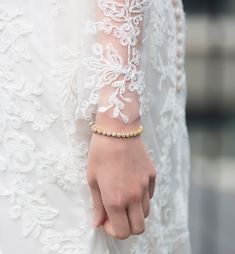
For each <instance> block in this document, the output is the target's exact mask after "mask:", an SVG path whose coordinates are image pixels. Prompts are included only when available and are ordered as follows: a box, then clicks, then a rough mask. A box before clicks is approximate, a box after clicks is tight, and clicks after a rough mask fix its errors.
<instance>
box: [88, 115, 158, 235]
mask: <svg viewBox="0 0 235 254" xmlns="http://www.w3.org/2000/svg"><path fill="white" fill-rule="evenodd" d="M139 124H140V119H137V120H136V121H134V122H132V123H131V124H128V126H126V125H123V124H122V123H120V121H118V120H117V122H115V123H114V121H113V120H110V118H108V117H105V116H103V115H102V114H101V115H98V116H97V117H96V125H97V126H102V127H106V128H109V129H111V130H117V131H122V130H123V131H129V130H133V129H135V128H136V127H137V126H139ZM111 126H112V127H111ZM114 126H115V128H114ZM155 179H156V170H155V168H154V166H153V164H152V161H151V159H150V157H149V155H148V154H147V151H146V148H145V146H144V143H143V140H142V138H141V136H137V137H132V138H129V139H126V138H125V139H124V138H114V137H107V136H103V135H98V134H96V133H93V134H92V137H91V142H90V148H89V152H88V168H87V180H88V184H89V188H90V191H91V195H92V199H93V207H94V225H95V226H96V227H99V226H100V227H102V228H103V229H104V231H105V232H106V233H107V234H109V235H111V236H113V237H115V238H117V239H126V238H127V237H129V236H130V235H137V234H141V233H143V232H144V230H145V221H144V218H146V217H147V216H148V215H149V210H150V199H151V198H152V197H153V193H154V188H155Z"/></svg>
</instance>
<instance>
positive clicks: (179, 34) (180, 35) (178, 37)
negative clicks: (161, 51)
mask: <svg viewBox="0 0 235 254" xmlns="http://www.w3.org/2000/svg"><path fill="white" fill-rule="evenodd" d="M183 39H184V35H183V33H178V34H177V42H178V43H182V42H183Z"/></svg>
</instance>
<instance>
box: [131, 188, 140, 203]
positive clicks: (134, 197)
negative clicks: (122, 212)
mask: <svg viewBox="0 0 235 254" xmlns="http://www.w3.org/2000/svg"><path fill="white" fill-rule="evenodd" d="M130 197H131V200H132V201H140V200H141V199H142V191H141V189H140V188H135V189H134V188H133V189H132V191H131V194H130Z"/></svg>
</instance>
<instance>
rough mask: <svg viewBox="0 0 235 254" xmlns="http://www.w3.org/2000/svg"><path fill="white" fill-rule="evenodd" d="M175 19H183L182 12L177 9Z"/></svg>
mask: <svg viewBox="0 0 235 254" xmlns="http://www.w3.org/2000/svg"><path fill="white" fill-rule="evenodd" d="M175 17H176V19H180V18H181V17H182V10H181V9H179V8H177V9H175Z"/></svg>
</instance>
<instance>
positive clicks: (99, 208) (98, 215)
mask: <svg viewBox="0 0 235 254" xmlns="http://www.w3.org/2000/svg"><path fill="white" fill-rule="evenodd" d="M90 189H91V195H92V200H93V209H94V210H93V211H94V215H93V225H94V226H95V227H98V226H100V225H102V224H103V222H104V221H105V219H106V211H105V208H104V205H103V202H102V198H101V193H100V189H99V186H98V184H97V183H96V184H95V185H93V186H92V187H90Z"/></svg>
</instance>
